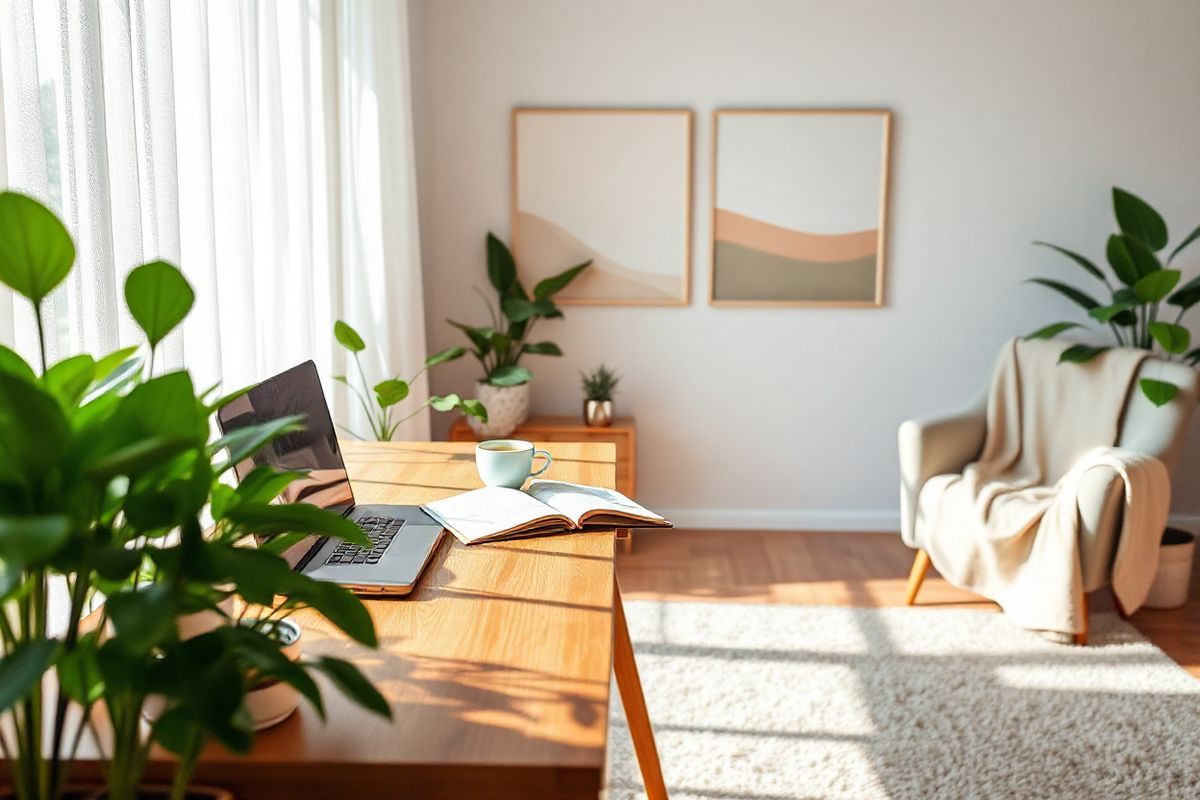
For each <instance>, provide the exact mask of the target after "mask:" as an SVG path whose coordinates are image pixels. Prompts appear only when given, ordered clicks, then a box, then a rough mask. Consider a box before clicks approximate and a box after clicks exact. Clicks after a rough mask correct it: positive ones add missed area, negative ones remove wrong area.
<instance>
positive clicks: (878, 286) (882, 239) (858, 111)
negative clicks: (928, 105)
mask: <svg viewBox="0 0 1200 800" xmlns="http://www.w3.org/2000/svg"><path fill="white" fill-rule="evenodd" d="M735 115H765V116H770V115H878V116H881V117H882V122H883V135H882V148H883V151H882V156H881V162H880V169H881V171H880V181H879V226H878V236H877V240H876V253H877V256H876V258H877V261H876V267H875V296H874V297H873V298H872V299H871V300H864V301H859V300H721V299H718V298H717V296H716V274H717V264H716V262H717V259H716V252H717V248H716V228H717V226H716V221H717V154H718V149H717V148H718V142H717V136H718V129H719V126H720V120H721V118H722V117H723V116H735ZM891 127H892V112H891V111H890V110H888V109H883V108H754V109H718V110H716V111H714V112H713V117H712V132H711V133H712V144H711V154H710V169H711V173H712V174H711V176H710V189H711V197H710V216H709V225H710V228H709V260H708V303H709V305H711V306H719V307H732V308H737V307H743V308H746V307H750V308H792V307H816V308H822V307H824V308H879V307H882V306H883V304H884V302H883V292H884V273H885V265H886V258H887V248H886V243H887V207H888V185H889V170H890V167H889V161H890V151H891Z"/></svg>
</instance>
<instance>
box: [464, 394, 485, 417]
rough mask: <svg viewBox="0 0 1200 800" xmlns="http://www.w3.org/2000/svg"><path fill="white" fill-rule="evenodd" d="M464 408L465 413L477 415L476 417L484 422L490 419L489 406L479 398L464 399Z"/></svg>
mask: <svg viewBox="0 0 1200 800" xmlns="http://www.w3.org/2000/svg"><path fill="white" fill-rule="evenodd" d="M462 410H463V412H464V413H466V414H469V415H470V416H472V417H475V418H476V419H480V420H482V421H484V422H487V420H488V413H487V407H486V406H484V404H483V403H481V402H479V401H478V400H474V399H468V400H463V401H462Z"/></svg>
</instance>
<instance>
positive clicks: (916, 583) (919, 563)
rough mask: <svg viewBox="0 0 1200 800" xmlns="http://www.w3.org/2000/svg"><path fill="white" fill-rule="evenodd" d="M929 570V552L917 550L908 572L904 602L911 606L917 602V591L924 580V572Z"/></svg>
mask: <svg viewBox="0 0 1200 800" xmlns="http://www.w3.org/2000/svg"><path fill="white" fill-rule="evenodd" d="M928 571H929V553H926V552H925V551H924V550H918V551H917V555H916V557H914V558H913V564H912V571H911V572H909V573H908V591H907V592H905V594H904V604H905V605H907V606H911V605H912V604H913V603H915V602H917V592H919V591H921V584H922V583H924V582H925V573H926V572H928Z"/></svg>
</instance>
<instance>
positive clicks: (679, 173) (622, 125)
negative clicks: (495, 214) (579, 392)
mask: <svg viewBox="0 0 1200 800" xmlns="http://www.w3.org/2000/svg"><path fill="white" fill-rule="evenodd" d="M691 175H692V112H691V111H688V110H682V109H601V108H595V109H589V108H518V109H514V110H513V115H512V191H513V196H512V213H513V220H512V226H513V236H512V238H513V255H514V256H515V257H516V261H517V269H518V270H519V272H520V274H521V278H522V280H523V281H524V282H525V285H526V286H533V285H536V283H537V282H538V281H540V280H541V279H543V278H547V277H549V276H551V275H555V274H557V273H559V272H561V271H562V270H564V269H566V268H567V267H569V266H571V265H573V264H578V263H580V262H581V261H585V260H587V259H591V260H592V266H591V268H589V269H587V270H585V271H584V272H583V273H582V274H581V275H580V276H579V277H578V278H577V279H576V280H575V281H573V282H572V283H571V284H570V285H569V286H568V287H567V288H566V289H565V290H563V292H562V293H561V294H558V295H556V296H555V301H556V302H559V303H562V304H564V305H568V304H580V305H686V304H687V302H688V291H689V273H690V269H689V265H690V261H691V252H690V249H691V194H692V188H691Z"/></svg>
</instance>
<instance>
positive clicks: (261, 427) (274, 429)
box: [209, 414, 304, 472]
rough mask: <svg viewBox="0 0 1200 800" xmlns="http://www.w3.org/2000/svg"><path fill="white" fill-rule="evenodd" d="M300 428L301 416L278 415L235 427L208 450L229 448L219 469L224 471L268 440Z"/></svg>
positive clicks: (257, 449) (256, 450) (302, 422)
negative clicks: (265, 420)
mask: <svg viewBox="0 0 1200 800" xmlns="http://www.w3.org/2000/svg"><path fill="white" fill-rule="evenodd" d="M302 430H304V417H303V416H300V415H298V414H296V415H293V416H290V417H280V418H279V419H273V420H269V421H267V422H260V423H257V424H255V425H246V426H243V427H241V428H235V429H233V430H231V431H230V432H229V433H227V434H225V435H224V436H222V437H221V438H220V439H217V440H216V441H215V442H213V443H212V444H211V445H209V450H210V451H211V452H213V453H217V452H219V451H220V450H221V448H223V447H224V448H227V449H228V450H229V460H228V461H227V462H226V463H225V464H224V465H223V466H222V468H221V470H220V471H222V472H224V471H225V469H228V468H229V467H232V466H236V465H237V464H239V463H241V462H242V461H244V460H245V459H247V458H249V457H250V456H252V455H254V454H255V453H257V452H258V451H259V450H261V449H262V447H263V445H265V444H267V443H268V442H273V441H274V440H276V439H278V438H279V437H280V436H284V435H286V434H289V433H296V432H297V431H302Z"/></svg>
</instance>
